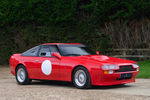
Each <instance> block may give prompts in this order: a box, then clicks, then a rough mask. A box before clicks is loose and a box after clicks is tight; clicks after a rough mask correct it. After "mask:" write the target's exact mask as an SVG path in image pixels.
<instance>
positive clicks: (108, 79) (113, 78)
mask: <svg viewBox="0 0 150 100" xmlns="http://www.w3.org/2000/svg"><path fill="white" fill-rule="evenodd" d="M125 73H132V77H131V78H130V79H121V80H119V78H120V75H121V74H125ZM138 73H139V72H138V71H129V72H119V73H113V74H102V77H101V78H100V80H99V81H97V82H96V83H94V84H93V85H100V86H107V85H118V84H126V83H132V82H135V78H136V76H137V74H138Z"/></svg>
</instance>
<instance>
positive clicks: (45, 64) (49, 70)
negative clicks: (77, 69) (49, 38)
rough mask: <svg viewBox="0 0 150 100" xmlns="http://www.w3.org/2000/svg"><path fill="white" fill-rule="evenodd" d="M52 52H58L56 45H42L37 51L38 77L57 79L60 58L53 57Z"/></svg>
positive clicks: (58, 77)
mask: <svg viewBox="0 0 150 100" xmlns="http://www.w3.org/2000/svg"><path fill="white" fill-rule="evenodd" d="M52 52H58V50H57V48H56V46H49V45H42V46H41V49H40V50H39V53H38V59H37V60H36V62H35V65H37V68H38V71H37V72H38V73H37V76H39V77H38V79H45V80H59V79H60V73H59V71H60V59H58V58H56V57H53V56H52V55H51V53H52Z"/></svg>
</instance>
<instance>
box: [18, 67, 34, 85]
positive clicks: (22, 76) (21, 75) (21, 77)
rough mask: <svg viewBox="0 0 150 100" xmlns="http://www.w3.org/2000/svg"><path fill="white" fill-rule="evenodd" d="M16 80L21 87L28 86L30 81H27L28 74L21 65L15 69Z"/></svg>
mask: <svg viewBox="0 0 150 100" xmlns="http://www.w3.org/2000/svg"><path fill="white" fill-rule="evenodd" d="M16 80H17V82H18V83H19V84H21V85H25V84H30V83H31V81H32V80H31V79H29V77H28V72H27V70H26V68H25V67H24V66H23V65H19V66H18V67H17V69H16Z"/></svg>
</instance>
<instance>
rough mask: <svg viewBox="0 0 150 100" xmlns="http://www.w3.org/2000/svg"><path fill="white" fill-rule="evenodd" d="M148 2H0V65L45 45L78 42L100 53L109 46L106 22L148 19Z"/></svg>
mask: <svg viewBox="0 0 150 100" xmlns="http://www.w3.org/2000/svg"><path fill="white" fill-rule="evenodd" d="M149 8H150V1H149V0H1V1H0V64H8V60H9V57H10V56H11V55H12V54H13V53H17V52H23V51H25V50H27V49H28V48H30V47H32V46H34V45H38V44H41V43H47V42H80V43H84V44H86V45H88V46H90V47H91V48H93V49H94V50H99V51H101V52H103V51H105V50H107V49H109V48H110V47H111V45H112V43H111V41H110V40H109V38H108V37H107V36H106V35H105V34H104V33H102V31H101V28H102V27H104V23H105V22H110V21H111V22H113V21H118V20H122V21H123V22H125V23H128V21H130V20H138V19H140V18H145V17H147V18H149V17H150V15H149V13H150V9H149Z"/></svg>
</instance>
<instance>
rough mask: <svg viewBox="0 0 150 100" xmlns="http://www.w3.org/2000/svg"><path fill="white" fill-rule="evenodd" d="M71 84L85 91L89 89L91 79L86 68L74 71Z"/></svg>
mask: <svg viewBox="0 0 150 100" xmlns="http://www.w3.org/2000/svg"><path fill="white" fill-rule="evenodd" d="M73 84H74V86H75V87H77V88H79V89H87V88H90V87H91V77H90V74H89V72H88V70H87V69H86V68H84V67H78V68H76V69H75V70H74V72H73Z"/></svg>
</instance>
